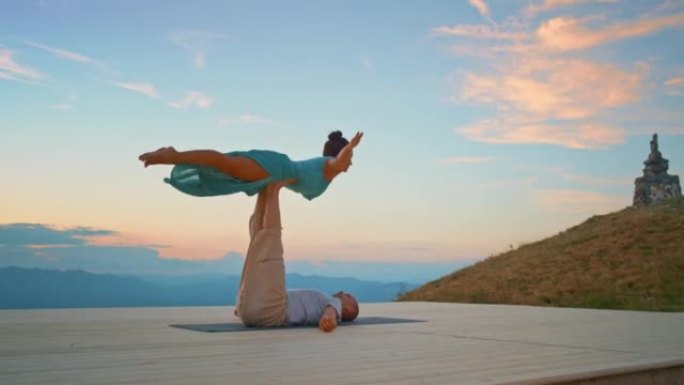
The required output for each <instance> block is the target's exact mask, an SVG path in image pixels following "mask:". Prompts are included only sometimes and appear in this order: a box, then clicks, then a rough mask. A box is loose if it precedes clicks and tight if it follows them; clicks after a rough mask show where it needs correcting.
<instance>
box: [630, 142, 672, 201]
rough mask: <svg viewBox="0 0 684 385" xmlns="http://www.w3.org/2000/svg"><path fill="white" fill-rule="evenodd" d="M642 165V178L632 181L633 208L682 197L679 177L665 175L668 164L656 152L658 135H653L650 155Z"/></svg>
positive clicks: (657, 151) (658, 152)
mask: <svg viewBox="0 0 684 385" xmlns="http://www.w3.org/2000/svg"><path fill="white" fill-rule="evenodd" d="M644 165H646V167H645V168H644V176H642V177H639V178H636V180H635V181H634V200H633V205H634V206H647V205H650V204H651V203H656V202H659V201H663V200H666V199H670V198H676V197H680V196H682V188H681V186H680V184H679V176H677V175H668V174H667V169H668V168H669V162H668V160H667V159H665V158H663V155H662V154H661V153H660V151H659V150H658V134H653V139H652V140H651V153H650V154H648V159H646V161H645V162H644Z"/></svg>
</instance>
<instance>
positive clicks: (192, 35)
mask: <svg viewBox="0 0 684 385" xmlns="http://www.w3.org/2000/svg"><path fill="white" fill-rule="evenodd" d="M229 39H230V37H229V36H227V35H224V34H220V33H214V32H208V31H199V30H182V31H176V32H174V33H172V34H171V41H172V42H173V43H174V44H176V45H178V46H180V47H182V48H184V49H186V50H188V51H190V53H191V54H192V62H193V64H194V65H195V67H197V68H204V66H205V64H206V53H207V51H208V50H210V49H211V48H212V47H213V46H214V45H215V42H217V41H226V40H229Z"/></svg>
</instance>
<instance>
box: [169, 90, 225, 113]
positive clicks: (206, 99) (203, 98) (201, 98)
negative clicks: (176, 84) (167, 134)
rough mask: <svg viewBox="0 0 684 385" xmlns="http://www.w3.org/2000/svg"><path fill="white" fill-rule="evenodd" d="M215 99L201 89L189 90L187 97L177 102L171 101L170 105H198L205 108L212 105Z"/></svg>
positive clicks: (184, 107)
mask: <svg viewBox="0 0 684 385" xmlns="http://www.w3.org/2000/svg"><path fill="white" fill-rule="evenodd" d="M213 102H214V100H213V99H212V98H211V97H210V96H209V95H206V94H204V93H202V92H199V91H188V92H187V93H186V94H185V97H184V98H183V99H182V100H180V101H177V102H169V103H168V104H169V106H171V107H173V108H178V109H182V110H185V109H188V108H190V107H197V108H200V109H203V110H206V109H208V108H209V107H211V104H212V103H213Z"/></svg>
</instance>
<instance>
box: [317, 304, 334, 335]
mask: <svg viewBox="0 0 684 385" xmlns="http://www.w3.org/2000/svg"><path fill="white" fill-rule="evenodd" d="M337 318H339V317H338V314H337V310H335V308H334V307H333V306H331V305H328V306H326V307H325V311H324V312H323V315H322V316H321V318H320V319H319V320H318V328H319V329H321V330H322V331H324V332H326V333H329V332H331V331H333V330H335V328H336V327H337Z"/></svg>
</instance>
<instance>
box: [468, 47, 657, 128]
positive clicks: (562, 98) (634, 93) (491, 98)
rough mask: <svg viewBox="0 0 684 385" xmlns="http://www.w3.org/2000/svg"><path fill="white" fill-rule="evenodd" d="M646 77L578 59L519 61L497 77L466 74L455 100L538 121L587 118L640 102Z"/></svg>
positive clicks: (640, 73) (642, 74)
mask: <svg viewBox="0 0 684 385" xmlns="http://www.w3.org/2000/svg"><path fill="white" fill-rule="evenodd" d="M644 72H645V71H644V70H643V69H637V70H635V71H631V72H630V71H626V70H622V69H620V68H618V67H616V66H614V65H611V64H606V63H597V62H590V61H587V60H580V59H560V58H559V59H546V58H521V59H520V60H519V61H518V62H515V63H514V65H512V66H510V67H508V68H503V69H501V70H500V72H498V73H495V74H493V75H478V74H466V75H465V76H464V78H463V84H462V87H461V93H460V95H459V97H458V98H456V100H459V99H461V100H465V101H474V102H477V103H483V104H493V105H494V106H495V107H497V108H498V109H499V110H502V111H508V112H511V111H514V112H518V113H523V114H525V115H526V116H528V117H533V118H535V119H578V118H586V117H589V116H591V115H595V114H596V113H598V112H599V111H601V110H604V109H607V108H614V107H621V106H624V105H627V104H629V103H632V102H634V101H636V100H638V99H639V93H638V91H639V89H640V86H641V84H642V83H643V79H644V76H645V73H644ZM596 84H601V87H596Z"/></svg>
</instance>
